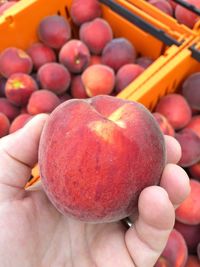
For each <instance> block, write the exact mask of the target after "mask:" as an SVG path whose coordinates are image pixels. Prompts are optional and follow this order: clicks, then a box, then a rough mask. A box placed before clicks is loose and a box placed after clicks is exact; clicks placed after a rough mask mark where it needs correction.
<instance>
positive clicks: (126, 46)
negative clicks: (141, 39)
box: [102, 38, 136, 71]
mask: <svg viewBox="0 0 200 267" xmlns="http://www.w3.org/2000/svg"><path fill="white" fill-rule="evenodd" d="M135 60H136V50H135V47H134V46H133V45H132V44H131V43H130V42H129V41H128V40H127V39H125V38H114V39H113V40H111V41H110V42H109V43H107V45H106V46H105V47H104V49H103V51H102V63H103V64H105V65H108V66H109V67H111V68H113V69H114V70H115V71H118V69H119V68H120V67H122V66H123V65H125V64H129V63H130V64H131V63H134V62H135Z"/></svg>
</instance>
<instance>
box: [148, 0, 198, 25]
mask: <svg viewBox="0 0 200 267" xmlns="http://www.w3.org/2000/svg"><path fill="white" fill-rule="evenodd" d="M147 1H148V2H149V3H150V4H151V5H154V6H155V7H157V8H158V9H160V10H161V11H163V12H164V13H166V14H168V15H169V16H172V17H174V18H176V19H177V21H178V22H179V23H181V24H184V25H186V26H188V27H189V28H193V27H194V25H195V23H196V22H197V21H198V20H199V16H198V15H197V14H196V13H194V12H192V11H189V10H188V9H186V8H184V7H183V6H181V5H179V4H177V3H176V2H174V1H173V0H147ZM183 1H184V2H187V3H189V4H191V5H193V6H195V7H196V8H198V9H199V10H200V1H199V0H183Z"/></svg>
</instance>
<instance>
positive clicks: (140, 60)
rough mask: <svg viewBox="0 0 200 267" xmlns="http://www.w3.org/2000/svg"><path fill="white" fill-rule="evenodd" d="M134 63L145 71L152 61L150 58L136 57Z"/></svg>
mask: <svg viewBox="0 0 200 267" xmlns="http://www.w3.org/2000/svg"><path fill="white" fill-rule="evenodd" d="M135 63H136V64H138V65H140V66H141V67H143V68H144V69H146V68H148V67H149V66H150V65H151V64H152V63H153V59H151V58H150V57H138V58H137V59H136V61H135Z"/></svg>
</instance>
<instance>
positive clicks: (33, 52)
mask: <svg viewBox="0 0 200 267" xmlns="http://www.w3.org/2000/svg"><path fill="white" fill-rule="evenodd" d="M27 53H28V54H29V56H30V57H31V58H32V61H33V65H34V68H35V70H38V69H39V68H40V67H41V66H42V65H44V64H45V63H49V62H55V61H56V54H55V52H54V51H53V49H51V48H50V47H48V46H47V45H45V44H42V43H34V44H32V45H31V46H30V47H29V48H28V49H27Z"/></svg>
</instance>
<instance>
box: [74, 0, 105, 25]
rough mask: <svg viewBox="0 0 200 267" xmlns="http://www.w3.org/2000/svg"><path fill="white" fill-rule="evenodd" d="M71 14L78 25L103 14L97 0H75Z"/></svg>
mask: <svg viewBox="0 0 200 267" xmlns="http://www.w3.org/2000/svg"><path fill="white" fill-rule="evenodd" d="M70 15H71V17H72V20H73V22H74V23H75V24H76V25H78V26H79V25H81V24H82V23H84V22H87V21H90V20H93V19H95V18H97V17H100V16H101V7H100V4H99V1H97V0H84V2H83V0H73V1H72V5H71V9H70Z"/></svg>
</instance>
